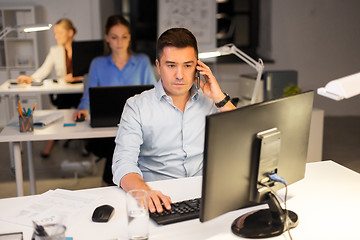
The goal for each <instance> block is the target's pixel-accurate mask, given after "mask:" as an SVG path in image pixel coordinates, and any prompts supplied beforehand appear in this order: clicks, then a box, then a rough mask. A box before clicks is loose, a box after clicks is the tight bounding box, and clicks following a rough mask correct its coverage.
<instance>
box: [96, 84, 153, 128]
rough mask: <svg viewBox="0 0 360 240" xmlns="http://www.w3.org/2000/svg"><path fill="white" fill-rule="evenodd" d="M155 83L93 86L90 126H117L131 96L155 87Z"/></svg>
mask: <svg viewBox="0 0 360 240" xmlns="http://www.w3.org/2000/svg"><path fill="white" fill-rule="evenodd" d="M153 87H154V86H153V85H134V86H114V87H91V88H89V97H90V126H91V127H116V126H117V124H118V123H119V122H120V117H121V114H122V111H123V108H124V105H125V103H126V100H127V99H128V98H129V97H132V96H134V95H136V94H139V93H141V92H143V91H145V90H148V89H151V88H153Z"/></svg>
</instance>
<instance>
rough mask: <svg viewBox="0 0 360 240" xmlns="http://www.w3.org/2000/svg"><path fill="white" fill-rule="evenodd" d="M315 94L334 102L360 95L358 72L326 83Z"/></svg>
mask: <svg viewBox="0 0 360 240" xmlns="http://www.w3.org/2000/svg"><path fill="white" fill-rule="evenodd" d="M317 94H319V95H321V96H324V97H328V98H331V99H333V100H336V101H340V100H343V99H345V98H351V97H353V96H356V95H358V94H360V72H359V73H355V74H352V75H349V76H346V77H343V78H339V79H335V80H332V81H330V82H328V83H327V84H326V85H325V87H322V88H318V89H317Z"/></svg>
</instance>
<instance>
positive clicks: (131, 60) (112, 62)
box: [106, 54, 136, 66]
mask: <svg viewBox="0 0 360 240" xmlns="http://www.w3.org/2000/svg"><path fill="white" fill-rule="evenodd" d="M106 58H107V59H108V61H109V63H110V64H113V65H115V63H114V61H113V60H112V55H111V54H109V55H108V56H107V57H106ZM128 64H131V65H135V64H136V58H135V57H134V55H133V54H130V59H129V61H128V62H127V63H126V65H128ZM126 65H125V66H126Z"/></svg>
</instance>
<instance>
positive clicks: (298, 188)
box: [0, 161, 360, 240]
mask: <svg viewBox="0 0 360 240" xmlns="http://www.w3.org/2000/svg"><path fill="white" fill-rule="evenodd" d="M201 180H202V178H201V177H195V178H184V179H177V180H167V181H158V182H151V183H149V184H150V185H151V187H152V188H153V189H159V190H161V191H163V192H164V193H165V194H168V195H170V196H171V198H172V199H173V201H179V200H184V199H189V198H193V197H200V195H201V193H200V192H201ZM359 182H360V174H358V173H356V172H353V171H351V170H349V169H347V168H345V167H342V166H340V165H338V164H336V163H334V162H332V161H326V162H313V163H308V164H307V166H306V174H305V179H303V180H301V181H299V182H297V183H295V184H293V185H291V186H290V187H289V193H288V194H289V199H288V209H291V210H293V211H295V212H296V213H297V214H298V216H299V225H298V226H297V227H296V228H294V229H292V230H291V233H292V236H293V239H294V240H304V239H306V240H311V239H316V240H318V239H326V240H329V239H330V240H331V239H334V240H335V239H336V240H338V239H349V240H350V239H351V240H353V239H360V231H358V227H359V226H358V223H359V220H358V216H360V207H359V202H360V187H359ZM184 189H186V191H184ZM83 191H85V192H88V193H92V194H98V195H99V196H101V198H100V199H99V200H97V201H96V202H94V203H92V204H90V205H89V206H88V207H86V208H85V209H83V210H81V212H80V213H79V214H77V215H76V216H75V217H74V218H72V219H71V221H70V222H71V223H70V224H68V225H67V232H66V236H71V237H73V239H74V240H78V239H87V240H91V239H96V240H101V239H104V240H106V239H107V240H109V239H116V238H118V239H127V220H126V210H125V207H126V206H125V194H124V191H123V190H121V189H119V188H117V187H106V188H94V189H87V190H80V191H76V192H83ZM282 193H283V191H281V192H280V194H282ZM38 197H40V195H34V196H26V197H18V198H8V199H1V200H0V215H1V214H2V213H4V212H5V211H6V209H9V208H12V209H17V208H20V209H21V206H22V205H23V204H25V203H26V202H27V201H28V200H30V199H34V198H38ZM101 204H111V205H113V206H114V207H115V209H116V210H115V215H114V216H113V217H112V219H111V220H110V222H109V223H93V222H91V214H92V211H93V210H94V209H95V207H97V206H99V205H101ZM262 207H264V205H261V206H257V207H252V208H246V209H241V210H237V211H233V212H229V213H227V214H224V215H222V216H219V217H217V218H215V219H213V220H211V221H208V222H205V223H200V221H199V220H198V219H194V220H190V221H186V222H181V223H177V224H171V225H166V226H158V225H156V224H155V223H153V222H151V223H150V238H149V239H151V240H158V239H159V240H160V239H166V240H167V239H171V240H184V239H186V240H192V239H194V240H201V239H208V240H210V239H211V240H227V239H234V240H236V239H239V237H237V236H235V235H233V234H232V233H231V229H230V226H231V223H232V221H233V220H234V219H235V218H236V217H237V216H239V215H242V214H244V213H246V212H249V211H250V210H253V209H258V208H262ZM0 225H1V229H0V233H5V232H15V231H22V232H23V233H24V239H30V236H31V234H32V229H31V228H30V227H24V226H21V225H17V224H13V223H8V222H3V221H0ZM272 239H282V240H284V239H289V236H288V235H287V233H285V234H283V235H281V236H278V237H276V238H272Z"/></svg>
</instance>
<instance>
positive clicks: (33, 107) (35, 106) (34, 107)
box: [32, 103, 37, 112]
mask: <svg viewBox="0 0 360 240" xmlns="http://www.w3.org/2000/svg"><path fill="white" fill-rule="evenodd" d="M36 104H37V103H35V105H34V107H33V110H32V111H33V112H34V111H35V109H36Z"/></svg>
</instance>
